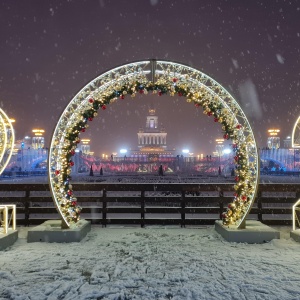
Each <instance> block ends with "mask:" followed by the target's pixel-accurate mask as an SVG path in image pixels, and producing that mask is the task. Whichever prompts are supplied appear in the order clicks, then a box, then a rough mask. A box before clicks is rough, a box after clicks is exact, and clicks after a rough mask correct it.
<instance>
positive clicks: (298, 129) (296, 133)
mask: <svg viewBox="0 0 300 300" xmlns="http://www.w3.org/2000/svg"><path fill="white" fill-rule="evenodd" d="M292 148H300V117H298V119H297V121H296V123H295V124H294V127H293V132H292Z"/></svg>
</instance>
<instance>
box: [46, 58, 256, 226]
mask: <svg viewBox="0 0 300 300" xmlns="http://www.w3.org/2000/svg"><path fill="white" fill-rule="evenodd" d="M149 92H151V93H153V94H157V95H158V96H163V95H166V94H167V95H171V96H173V95H178V96H184V97H185V98H186V101H187V102H191V103H193V104H194V105H195V106H197V107H198V106H202V108H203V113H204V114H206V115H208V116H212V117H213V119H214V121H215V122H218V123H220V124H221V127H222V130H223V132H224V133H223V134H224V135H223V137H224V139H231V140H232V144H233V145H234V147H233V151H234V152H235V158H234V163H235V164H236V167H235V176H236V178H238V181H237V182H236V184H235V185H234V190H235V196H234V199H233V202H232V205H231V206H230V207H229V208H228V209H227V211H226V212H224V214H223V224H224V225H228V226H229V225H234V226H236V227H238V228H239V227H240V226H241V224H242V223H243V221H244V220H245V218H246V216H247V215H248V213H249V211H250V209H251V206H252V204H253V202H254V199H255V195H256V191H257V186H258V154H257V147H256V143H255V138H254V135H253V131H252V129H251V126H250V124H249V122H248V120H247V118H246V116H245V114H244V112H243V111H242V109H241V108H240V106H239V104H238V103H237V102H236V101H235V99H234V98H233V97H232V96H231V95H230V94H229V93H228V92H227V91H226V90H225V89H224V88H223V87H222V86H221V85H220V84H218V83H217V82H216V81H215V80H213V79H212V78H210V77H209V76H207V75H206V74H204V73H202V72H200V71H199V70H196V69H194V68H191V67H188V66H185V65H182V64H178V63H173V62H167V61H162V60H146V61H139V62H135V63H130V64H126V65H123V66H121V67H118V68H115V69H112V70H110V71H108V72H106V73H104V74H102V75H100V76H98V77H97V78H95V79H94V80H92V81H91V82H90V83H89V84H87V85H86V86H85V87H84V88H83V89H82V90H81V91H80V92H79V93H78V94H77V95H76V96H75V97H74V98H73V99H72V100H71V101H70V103H69V105H68V106H67V107H66V109H65V110H64V111H63V113H62V115H61V117H60V119H59V121H58V123H57V126H56V128H55V130H54V133H53V137H52V141H51V145H50V151H49V159H48V164H49V168H48V169H49V182H50V189H51V193H52V197H53V200H54V203H55V205H56V208H57V209H58V212H59V213H60V215H61V217H62V220H63V222H64V223H65V225H66V226H68V227H70V226H72V224H75V223H76V222H77V221H78V220H79V219H80V210H81V208H80V207H79V206H77V201H75V200H74V199H76V198H75V197H74V193H73V191H72V188H70V185H69V180H70V174H71V168H72V165H71V161H72V159H71V157H72V155H71V154H70V153H71V152H72V153H73V151H74V152H75V149H76V147H77V144H78V143H79V142H80V138H79V134H80V132H82V130H83V129H86V128H87V127H88V124H87V122H88V121H92V120H93V118H94V117H95V116H97V112H98V110H99V109H100V108H101V110H103V111H104V110H105V109H106V106H107V105H109V104H111V103H113V102H115V101H117V100H118V99H124V95H127V94H129V95H130V96H131V97H132V98H134V97H135V96H136V94H137V93H140V94H148V93H149ZM103 113H105V112H103ZM245 195H247V197H246V198H245Z"/></svg>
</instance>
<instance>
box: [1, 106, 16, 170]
mask: <svg viewBox="0 0 300 300" xmlns="http://www.w3.org/2000/svg"><path fill="white" fill-rule="evenodd" d="M14 144H15V135H14V130H13V127H12V124H11V121H10V119H9V118H8V116H7V115H6V114H5V112H4V111H3V110H2V109H1V108H0V174H2V172H3V171H4V170H5V168H6V166H7V165H8V163H9V161H10V158H11V156H12V152H13V148H14Z"/></svg>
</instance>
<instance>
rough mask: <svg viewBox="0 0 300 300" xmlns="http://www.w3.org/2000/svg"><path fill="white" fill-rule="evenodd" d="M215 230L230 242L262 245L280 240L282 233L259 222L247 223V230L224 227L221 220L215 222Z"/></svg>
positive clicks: (249, 221)
mask: <svg viewBox="0 0 300 300" xmlns="http://www.w3.org/2000/svg"><path fill="white" fill-rule="evenodd" d="M215 230H216V231H217V232H218V233H219V234H220V235H221V236H222V237H223V238H224V239H225V240H226V241H228V242H235V243H248V244H262V243H266V242H269V241H271V240H273V239H280V232H279V231H277V230H275V229H273V228H271V227H269V226H267V225H264V224H262V223H261V222H259V221H254V220H248V221H246V228H245V229H237V228H236V227H233V226H229V227H228V226H224V225H223V224H222V221H221V220H218V221H216V222H215Z"/></svg>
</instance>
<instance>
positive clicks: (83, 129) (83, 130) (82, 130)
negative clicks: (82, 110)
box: [81, 120, 91, 132]
mask: <svg viewBox="0 0 300 300" xmlns="http://www.w3.org/2000/svg"><path fill="white" fill-rule="evenodd" d="M90 121H91V120H90ZM81 132H85V128H82V129H81Z"/></svg>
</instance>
